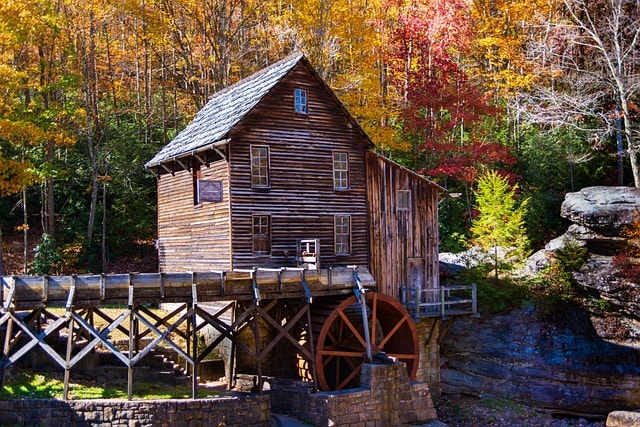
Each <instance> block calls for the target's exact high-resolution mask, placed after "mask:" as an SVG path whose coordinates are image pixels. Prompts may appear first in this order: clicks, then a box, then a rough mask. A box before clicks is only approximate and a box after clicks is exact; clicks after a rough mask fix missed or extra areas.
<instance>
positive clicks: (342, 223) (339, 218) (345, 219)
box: [334, 215, 351, 255]
mask: <svg viewBox="0 0 640 427" xmlns="http://www.w3.org/2000/svg"><path fill="white" fill-rule="evenodd" d="M334 240H335V251H336V255H349V254H350V253H351V217H350V216H349V215H336V216H335V217H334Z"/></svg>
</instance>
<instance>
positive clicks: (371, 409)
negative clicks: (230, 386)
mask: <svg viewBox="0 0 640 427" xmlns="http://www.w3.org/2000/svg"><path fill="white" fill-rule="evenodd" d="M360 384H361V386H360V388H357V389H351V390H343V391H336V392H317V393H312V386H311V384H310V383H308V382H303V381H293V380H283V379H278V378H274V379H271V380H270V387H271V392H270V394H271V408H272V410H273V412H278V413H284V414H287V415H291V416H293V417H295V418H298V419H300V420H303V421H305V422H309V423H311V424H313V425H314V426H323V427H324V426H332V427H337V426H345V427H362V426H372V427H397V426H402V425H407V424H414V423H419V422H426V421H431V420H435V419H436V418H437V414H436V411H435V409H434V407H433V402H432V400H431V394H430V392H429V386H428V385H427V384H426V383H418V382H410V381H409V378H408V376H407V368H406V365H405V363H404V362H398V363H393V364H388V365H374V364H365V365H363V366H362V372H361V375H360Z"/></svg>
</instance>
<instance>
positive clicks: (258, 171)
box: [251, 145, 269, 188]
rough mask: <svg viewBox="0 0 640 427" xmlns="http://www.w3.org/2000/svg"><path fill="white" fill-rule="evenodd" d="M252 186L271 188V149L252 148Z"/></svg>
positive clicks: (256, 146) (257, 146)
mask: <svg viewBox="0 0 640 427" xmlns="http://www.w3.org/2000/svg"><path fill="white" fill-rule="evenodd" d="M251 186H252V187H254V188H266V187H269V147H265V146H262V145H252V146H251Z"/></svg>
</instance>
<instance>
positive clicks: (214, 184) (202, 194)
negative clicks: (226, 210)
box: [198, 179, 222, 203]
mask: <svg viewBox="0 0 640 427" xmlns="http://www.w3.org/2000/svg"><path fill="white" fill-rule="evenodd" d="M198 201H199V202H200V203H202V202H221V201H222V181H219V180H204V179H199V180H198Z"/></svg>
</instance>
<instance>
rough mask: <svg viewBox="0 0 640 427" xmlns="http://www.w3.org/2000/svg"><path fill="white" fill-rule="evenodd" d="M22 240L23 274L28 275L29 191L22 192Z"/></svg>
mask: <svg viewBox="0 0 640 427" xmlns="http://www.w3.org/2000/svg"><path fill="white" fill-rule="evenodd" d="M22 239H23V243H24V248H23V251H22V255H23V265H22V267H23V272H24V274H27V269H28V268H29V260H28V259H27V257H28V255H29V215H28V214H27V189H26V188H25V189H23V190H22Z"/></svg>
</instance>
